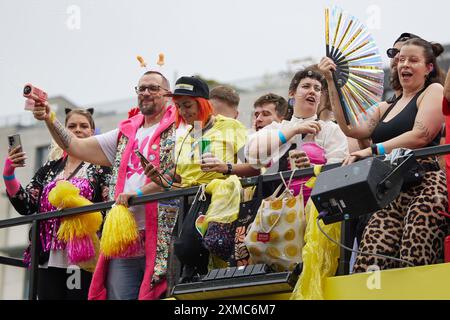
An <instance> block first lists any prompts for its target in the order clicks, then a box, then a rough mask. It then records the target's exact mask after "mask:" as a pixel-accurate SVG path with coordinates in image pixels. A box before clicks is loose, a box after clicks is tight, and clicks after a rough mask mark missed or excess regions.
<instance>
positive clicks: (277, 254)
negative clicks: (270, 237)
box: [266, 247, 281, 259]
mask: <svg viewBox="0 0 450 320" xmlns="http://www.w3.org/2000/svg"><path fill="white" fill-rule="evenodd" d="M266 254H267V255H269V257H272V258H274V259H279V258H280V257H281V253H280V251H279V250H278V249H277V248H275V247H268V248H267V249H266Z"/></svg>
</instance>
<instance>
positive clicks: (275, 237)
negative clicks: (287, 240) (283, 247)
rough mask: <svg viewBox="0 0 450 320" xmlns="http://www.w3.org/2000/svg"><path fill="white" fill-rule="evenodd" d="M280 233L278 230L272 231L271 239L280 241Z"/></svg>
mask: <svg viewBox="0 0 450 320" xmlns="http://www.w3.org/2000/svg"><path fill="white" fill-rule="evenodd" d="M279 238H280V235H279V233H278V232H276V231H270V241H278V239H279Z"/></svg>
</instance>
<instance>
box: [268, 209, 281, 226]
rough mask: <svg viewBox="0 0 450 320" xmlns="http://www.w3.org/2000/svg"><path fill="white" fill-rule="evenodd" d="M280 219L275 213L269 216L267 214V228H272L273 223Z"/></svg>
mask: <svg viewBox="0 0 450 320" xmlns="http://www.w3.org/2000/svg"><path fill="white" fill-rule="evenodd" d="M279 217H280V214H278V213H276V212H272V213H271V214H269V215H268V216H267V217H266V221H267V222H266V223H267V225H268V226H270V227H271V226H273V225H274V224H275V223H277V221H278V219H279Z"/></svg>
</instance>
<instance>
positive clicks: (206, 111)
mask: <svg viewBox="0 0 450 320" xmlns="http://www.w3.org/2000/svg"><path fill="white" fill-rule="evenodd" d="M193 99H194V100H195V101H196V102H197V105H198V119H197V120H196V121H201V122H202V128H204V127H205V125H206V122H208V120H209V118H210V117H211V115H212V114H213V107H212V105H211V103H210V102H209V100H207V99H205V98H198V97H193ZM176 110H177V111H176V113H175V124H176V126H177V128H178V127H179V126H180V123H184V119H183V117H182V116H181V115H180V111H179V110H178V108H177V109H176Z"/></svg>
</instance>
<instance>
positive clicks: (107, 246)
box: [100, 205, 139, 257]
mask: <svg viewBox="0 0 450 320" xmlns="http://www.w3.org/2000/svg"><path fill="white" fill-rule="evenodd" d="M138 238H139V233H138V229H137V225H136V220H135V219H134V217H133V214H132V213H131V212H130V210H128V208H127V207H125V206H122V205H116V206H114V207H113V208H112V209H111V210H110V211H109V212H108V214H107V216H106V219H105V224H104V225H103V232H102V238H101V240H100V251H101V252H102V254H103V255H104V256H106V257H117V256H121V255H122V254H124V253H125V252H126V251H127V249H129V247H130V246H132V245H133V244H135V243H136V241H137V240H138Z"/></svg>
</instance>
